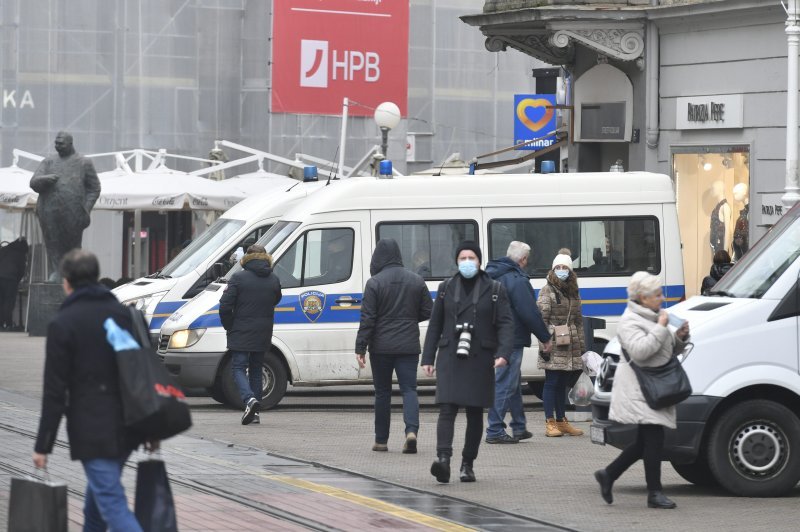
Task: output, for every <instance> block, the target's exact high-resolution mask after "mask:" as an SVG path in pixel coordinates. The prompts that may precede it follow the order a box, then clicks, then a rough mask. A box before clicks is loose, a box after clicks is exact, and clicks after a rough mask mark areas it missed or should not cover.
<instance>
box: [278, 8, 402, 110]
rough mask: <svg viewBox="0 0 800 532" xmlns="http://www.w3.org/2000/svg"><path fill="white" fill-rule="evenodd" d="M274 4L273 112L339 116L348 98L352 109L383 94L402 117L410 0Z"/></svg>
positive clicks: (368, 106)
mask: <svg viewBox="0 0 800 532" xmlns="http://www.w3.org/2000/svg"><path fill="white" fill-rule="evenodd" d="M272 4H273V10H274V13H273V28H274V29H273V39H272V112H274V113H308V114H327V115H337V114H340V113H341V112H342V99H343V98H344V97H348V98H350V99H351V105H350V107H349V109H348V113H349V114H350V115H351V116H352V115H357V116H372V115H373V112H374V109H375V107H377V106H378V104H380V103H381V102H385V101H391V102H394V103H396V104H397V106H398V107H400V112H401V114H402V115H403V116H406V105H407V93H408V18H409V7H408V6H409V3H408V2H399V1H392V2H386V1H375V0H370V1H364V0H325V2H322V1H321V0H280V1H276V2H273V3H272ZM356 102H357V103H356Z"/></svg>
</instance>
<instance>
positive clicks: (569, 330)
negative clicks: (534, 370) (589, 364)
mask: <svg viewBox="0 0 800 532" xmlns="http://www.w3.org/2000/svg"><path fill="white" fill-rule="evenodd" d="M537 303H538V304H539V310H540V311H541V313H542V319H543V320H544V323H545V325H547V327H548V329H550V331H551V332H555V333H558V332H559V330H561V331H562V332H564V329H562V327H563V326H566V327H565V329H566V336H565V335H564V334H561V335H560V337H561V338H562V340H561V341H559V340H558V336H554V337H553V341H552V349H551V350H550V352H545V351H544V346H543V345H542V344H541V342H540V343H539V363H538V365H539V369H543V370H544V375H545V377H544V392H543V393H542V400H543V402H544V413H545V420H546V422H545V432H544V433H545V436H550V437H553V436H563V435H564V434H569V435H570V436H580V435H582V434H583V431H582V430H580V429H577V428H575V427H573V426H572V425H570V424H569V422H568V421H567V417H566V415H565V412H564V411H565V408H566V402H567V401H566V397H567V384H568V383H569V382H570V381H571V380H573V379H572V377H574V375H575V372H578V371H581V370H583V360H582V359H581V355H583V353H584V351H586V345H585V340H584V337H583V313H582V312H581V296H580V294H579V292H578V278H577V277H576V276H575V272H574V271H573V270H572V259H571V258H570V256H569V255H564V254H559V255H556V258H555V259H553V268H552V269H551V270H550V271H549V272H548V273H547V284H546V285H544V287H542V289H541V290H540V291H539V299H538V300H537ZM559 343H561V345H558V344H559Z"/></svg>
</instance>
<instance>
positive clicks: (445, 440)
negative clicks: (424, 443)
mask: <svg viewBox="0 0 800 532" xmlns="http://www.w3.org/2000/svg"><path fill="white" fill-rule="evenodd" d="M458 408H459V407H458V405H454V404H450V403H442V404H440V405H439V421H438V422H437V424H436V454H437V455H444V456H447V457H451V456H453V432H454V431H455V424H456V414H458ZM464 409H465V410H466V411H467V432H466V434H465V436H464V450H463V451H461V457H462V458H464V460H469V461H472V460H475V459H476V458H477V457H478V447H480V445H481V436H482V435H483V408H481V407H479V406H465V407H464Z"/></svg>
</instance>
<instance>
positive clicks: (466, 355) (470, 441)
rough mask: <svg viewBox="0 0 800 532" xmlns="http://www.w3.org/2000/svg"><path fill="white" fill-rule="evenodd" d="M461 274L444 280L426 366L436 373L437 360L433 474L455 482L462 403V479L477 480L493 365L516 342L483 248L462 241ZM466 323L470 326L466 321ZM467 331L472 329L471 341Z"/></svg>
mask: <svg viewBox="0 0 800 532" xmlns="http://www.w3.org/2000/svg"><path fill="white" fill-rule="evenodd" d="M456 264H457V265H458V273H457V274H456V275H454V276H453V277H452V278H450V279H447V280H445V281H444V282H443V283H442V284H440V285H439V290H438V293H437V294H436V300H435V301H434V304H433V312H432V313H431V320H430V322H429V323H428V332H427V334H426V335H425V346H424V348H423V350H422V368H423V370H425V373H426V374H427V375H428V376H433V372H434V366H433V364H434V362H435V363H436V403H438V404H439V409H440V410H439V420H438V422H437V426H436V454H437V457H438V458H437V461H436V462H434V463H433V465H432V466H431V474H433V475H434V476H435V477H436V480H438V481H439V482H449V481H450V457H451V456H452V455H453V432H454V424H455V419H456V414H458V409H459V407H465V410H466V413H467V431H466V434H465V437H464V449H463V451H462V452H461V458H462V462H461V471H460V479H461V481H462V482H475V473H474V471H473V469H472V465H473V461H474V460H475V458H477V457H478V448H479V447H480V444H481V436H482V435H483V409H484V408H487V407H490V406H492V404H493V403H494V369H493V368H500V367H503V366H505V365H506V364H507V363H508V359H509V358H510V357H511V351H512V349H513V344H514V319H513V318H512V316H511V310H510V305H509V302H508V295H507V294H506V289H505V288H504V287H503V285H502V284H500V283H499V282H497V281H493V280H492V278H491V277H489V276H488V275H487V274H486V272H484V271H481V269H480V264H481V250H480V248H479V247H478V245H477V244H476V243H475V242H471V241H466V242H462V243H461V245H460V246H459V247H458V249H457V250H456ZM465 324H466V327H464V325H465ZM465 332H468V333H470V334H469V336H470V339H469V342H468V343H467V342H466V341H465V340H466V336H467V335H465V334H463V333H465Z"/></svg>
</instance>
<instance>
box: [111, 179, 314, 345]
mask: <svg viewBox="0 0 800 532" xmlns="http://www.w3.org/2000/svg"><path fill="white" fill-rule="evenodd" d="M321 186H324V184H321V183H318V182H309V183H304V182H301V181H297V180H295V179H291V178H288V177H287V178H286V179H285V180H283V179H281V180H280V184H279V186H276V187H275V188H273V189H272V190H270V191H268V192H264V193H261V194H258V195H257V196H253V197H251V198H247V199H245V200H243V201H241V202H239V203H238V204H236V205H235V206H233V207H231V208H230V209H229V210H227V211H226V212H225V213H224V214H223V215H222V216H220V217H219V219H217V221H215V222H214V223H213V224H211V226H210V227H209V228H208V229H207V230H206V231H205V232H203V233H202V234H201V235H200V236H198V237H197V238H196V239H195V240H194V241H192V242H191V243H190V244H189V245H188V246H187V247H186V248H185V249H184V250H183V251H181V252H180V253H179V254H178V255H177V256H176V257H175V258H174V259H173V260H172V261H170V262H169V263H168V264H167V265H166V266H165V267H164V268H163V269H162V270H160V271H158V272H156V273H154V274H152V275H149V276H147V277H142V278H140V279H136V280H135V281H131V282H130V283H127V284H124V285H122V286H119V287H117V288H115V289H114V290H113V292H114V295H116V297H117V299H119V300H120V301H121V302H122V303H123V304H126V305H134V306H136V308H138V309H140V310H141V311H142V312H144V314H145V317H146V318H147V321H148V323H149V324H150V334H151V335H152V336H153V337H154V338H157V337H158V332H159V330H160V329H161V325H162V324H163V323H164V320H165V319H167V317H169V316H170V314H172V313H173V312H175V311H176V310H178V309H179V308H181V307H182V306H183V305H184V303H186V302H187V301H189V300H190V299H191V298H193V297H194V296H196V295H197V294H199V293H200V292H202V291H203V290H204V289H205V288H206V286H208V285H209V284H210V283H211V282H212V281H214V280H215V279H218V278H219V277H221V276H222V275H224V274H225V273H226V272H227V271H228V270H229V269H230V268H231V266H233V264H234V263H235V262H236V257H237V256H238V255H241V254H242V251H241V250H244V249H247V246H249V245H250V244H254V243H255V242H256V241H257V240H258V239H259V238H261V237H262V236H263V235H264V234H265V233H266V232H267V230H269V228H270V227H272V225H273V224H275V222H277V221H278V220H279V219H280V217H281V216H282V215H283V214H284V213H285V212H287V211H288V210H289V209H290V208H291V207H292V206H293V205H295V204H296V203H298V202H299V201H301V200H302V199H304V198H305V197H307V196H308V195H309V194H310V193H311V192H313V191H314V190H316V189H318V188H320V187H321ZM240 248H241V250H240Z"/></svg>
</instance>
